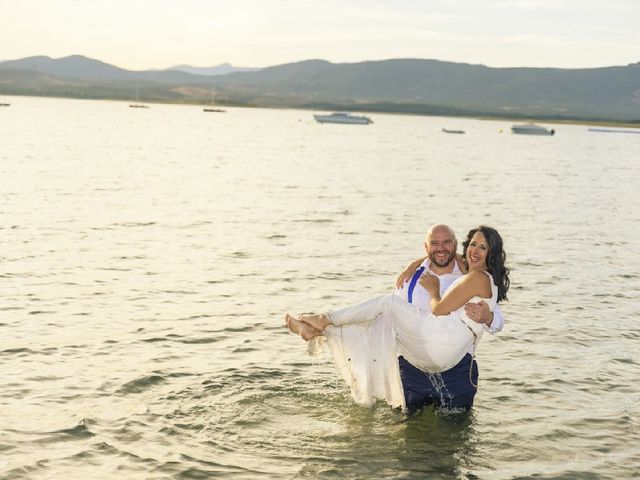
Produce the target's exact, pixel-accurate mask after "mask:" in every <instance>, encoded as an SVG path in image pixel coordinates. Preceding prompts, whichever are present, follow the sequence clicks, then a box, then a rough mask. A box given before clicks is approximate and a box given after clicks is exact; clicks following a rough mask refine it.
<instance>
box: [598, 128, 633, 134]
mask: <svg viewBox="0 0 640 480" xmlns="http://www.w3.org/2000/svg"><path fill="white" fill-rule="evenodd" d="M589 131H590V132H602V133H640V129H638V130H622V129H619V128H590V129H589Z"/></svg>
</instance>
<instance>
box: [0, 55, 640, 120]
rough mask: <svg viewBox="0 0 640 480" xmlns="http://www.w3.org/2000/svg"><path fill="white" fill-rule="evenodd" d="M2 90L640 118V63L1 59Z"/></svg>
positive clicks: (328, 107)
mask: <svg viewBox="0 0 640 480" xmlns="http://www.w3.org/2000/svg"><path fill="white" fill-rule="evenodd" d="M0 94H4V95H44V96H67V97H76V98H114V99H123V100H130V99H132V98H134V97H135V98H136V99H137V100H140V101H156V102H184V103H204V102H205V101H207V99H211V98H212V97H214V98H215V102H216V103H218V104H220V105H247V106H263V107H289V108H306V109H316V110H351V111H374V112H375V111H386V112H406V113H416V114H431V115H466V116H498V117H510V118H531V119H548V120H552V119H555V120H563V119H566V120H602V121H618V122H638V123H640V62H639V63H635V64H630V65H626V66H613V67H602V68H585V69H560V68H525V67H523V68H491V67H486V66H484V65H471V64H465V63H453V62H443V61H438V60H424V59H393V60H383V61H369V62H358V63H331V62H327V61H324V60H305V61H301V62H296V63H289V64H284V65H277V66H273V67H268V68H263V69H247V68H244V69H239V68H235V67H232V66H231V65H228V64H224V65H220V66H218V67H209V68H201V67H190V66H186V65H179V66H176V67H171V68H170V69H167V70H147V71H131V70H125V69H122V68H119V67H116V66H113V65H110V64H107V63H104V62H101V61H99V60H95V59H90V58H87V57H83V56H80V55H74V56H70V57H65V58H60V59H52V58H49V57H44V56H39V57H29V58H25V59H20V60H12V61H5V62H2V63H0Z"/></svg>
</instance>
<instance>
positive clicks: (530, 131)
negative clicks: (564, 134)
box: [511, 123, 556, 135]
mask: <svg viewBox="0 0 640 480" xmlns="http://www.w3.org/2000/svg"><path fill="white" fill-rule="evenodd" d="M511 131H512V132H513V133H519V134H522V135H553V134H554V133H556V131H555V130H554V129H551V130H549V129H547V128H545V127H541V126H540V125H536V124H535V123H525V124H522V125H513V126H512V127H511Z"/></svg>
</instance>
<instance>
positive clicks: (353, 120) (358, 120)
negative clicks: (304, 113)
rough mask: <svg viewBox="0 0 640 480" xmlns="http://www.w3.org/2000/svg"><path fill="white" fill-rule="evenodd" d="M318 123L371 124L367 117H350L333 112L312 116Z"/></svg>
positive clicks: (349, 115)
mask: <svg viewBox="0 0 640 480" xmlns="http://www.w3.org/2000/svg"><path fill="white" fill-rule="evenodd" d="M313 118H315V119H316V122H318V123H345V124H350V125H368V124H370V123H373V121H371V119H370V118H369V117H365V116H364V115H352V114H350V113H345V112H335V113H332V114H331V115H314V116H313Z"/></svg>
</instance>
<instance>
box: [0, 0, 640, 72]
mask: <svg viewBox="0 0 640 480" xmlns="http://www.w3.org/2000/svg"><path fill="white" fill-rule="evenodd" d="M0 18H1V19H2V27H1V28H0V60H13V59H17V58H23V57H27V56H32V55H48V56H50V57H55V58H57V57H63V56H67V55H73V54H81V55H86V56H88V57H92V58H96V59H99V60H102V61H105V62H107V63H111V64H114V65H117V66H120V67H123V68H128V69H132V70H142V69H150V68H166V67H169V66H172V65H176V64H190V65H193V66H212V65H217V64H220V63H224V62H229V63H232V64H233V65H235V66H244V67H265V66H269V65H276V64H281V63H287V62H294V61H299V60H305V59H310V58H322V59H325V60H329V61H332V62H359V61H364V60H382V59H388V58H433V59H438V60H449V61H455V62H466V63H481V64H484V65H488V66H493V67H507V66H532V67H565V68H573V67H597V66H610V65H626V64H628V63H635V62H638V61H640V1H638V0H608V1H604V0H455V1H454V0H389V1H387V0H369V1H364V0H297V1H295V0H224V1H222V0H220V1H218V0H0Z"/></svg>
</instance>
